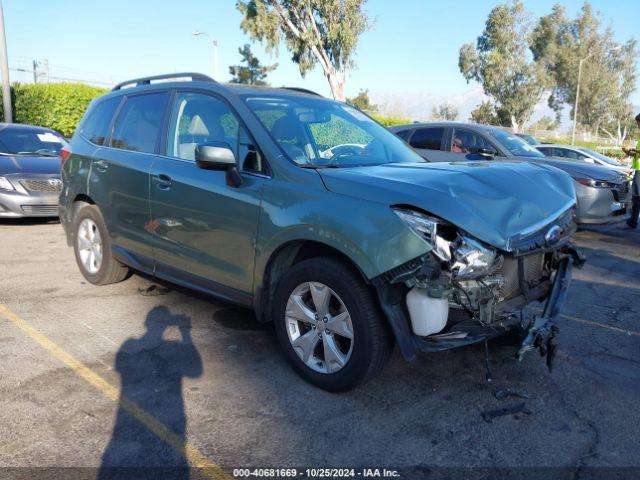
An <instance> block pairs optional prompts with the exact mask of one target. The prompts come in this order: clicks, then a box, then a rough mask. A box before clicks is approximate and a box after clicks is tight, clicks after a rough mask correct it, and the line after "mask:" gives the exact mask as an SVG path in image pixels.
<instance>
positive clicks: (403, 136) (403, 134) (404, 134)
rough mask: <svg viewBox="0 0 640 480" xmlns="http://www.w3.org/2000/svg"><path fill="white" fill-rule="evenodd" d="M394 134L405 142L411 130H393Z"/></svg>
mask: <svg viewBox="0 0 640 480" xmlns="http://www.w3.org/2000/svg"><path fill="white" fill-rule="evenodd" d="M395 134H396V135H397V136H398V137H400V138H401V139H402V140H404V141H405V142H406V141H407V140H408V138H409V135H411V130H400V131H399V132H395Z"/></svg>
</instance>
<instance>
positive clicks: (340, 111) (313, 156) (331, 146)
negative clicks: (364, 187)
mask: <svg viewBox="0 0 640 480" xmlns="http://www.w3.org/2000/svg"><path fill="white" fill-rule="evenodd" d="M245 101H246V102H247V104H248V105H249V108H251V110H252V111H253V112H254V113H255V114H256V116H257V117H258V119H259V120H260V122H261V123H262V124H263V125H264V127H265V128H266V129H267V130H268V131H269V132H270V133H271V135H272V136H273V138H274V139H275V140H276V141H277V142H278V144H279V145H280V147H281V148H282V150H284V152H285V153H286V154H287V156H288V157H289V158H290V159H291V160H293V161H294V162H295V163H296V164H298V165H300V166H302V167H307V168H332V167H333V168H338V167H356V166H365V165H382V164H385V163H414V162H420V163H424V162H425V160H424V159H423V158H422V157H421V156H420V155H418V154H417V153H415V152H414V151H413V150H412V149H411V148H410V147H408V146H407V144H406V143H404V142H403V141H402V140H401V139H400V138H398V137H396V136H395V135H394V134H393V133H391V132H390V131H389V130H387V129H386V128H384V127H383V126H382V125H379V124H378V123H376V122H375V121H373V120H372V119H370V118H369V117H368V116H366V115H365V114H363V113H362V112H360V111H359V110H357V109H355V108H353V107H351V106H349V105H345V104H343V103H338V102H334V101H331V100H326V99H320V98H317V99H316V98H306V97H295V98H292V97H289V96H283V97H279V96H269V97H250V96H245Z"/></svg>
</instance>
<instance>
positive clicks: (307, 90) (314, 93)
mask: <svg viewBox="0 0 640 480" xmlns="http://www.w3.org/2000/svg"><path fill="white" fill-rule="evenodd" d="M280 88H284V89H285V90H293V91H294V92H300V93H308V94H309V95H316V96H317V97H322V95H320V94H319V93H318V92H314V91H313V90H309V89H308V88H301V87H280Z"/></svg>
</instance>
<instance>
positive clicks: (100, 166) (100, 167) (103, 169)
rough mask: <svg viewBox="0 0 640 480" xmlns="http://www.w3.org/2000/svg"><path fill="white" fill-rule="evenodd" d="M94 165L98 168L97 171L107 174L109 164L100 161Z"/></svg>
mask: <svg viewBox="0 0 640 480" xmlns="http://www.w3.org/2000/svg"><path fill="white" fill-rule="evenodd" d="M94 165H95V166H96V170H98V171H99V172H106V171H107V169H108V168H109V164H108V163H107V162H105V161H104V160H98V161H97V162H94Z"/></svg>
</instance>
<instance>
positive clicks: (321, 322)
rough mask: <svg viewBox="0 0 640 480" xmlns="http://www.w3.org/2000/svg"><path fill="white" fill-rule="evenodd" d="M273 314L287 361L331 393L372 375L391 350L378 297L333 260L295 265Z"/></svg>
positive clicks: (278, 290)
mask: <svg viewBox="0 0 640 480" xmlns="http://www.w3.org/2000/svg"><path fill="white" fill-rule="evenodd" d="M327 297H329V299H328V300H325V299H326V298H327ZM316 304H319V305H318V306H316ZM322 304H324V307H323V306H322ZM272 314H273V315H272V316H273V320H274V323H275V329H276V334H277V337H278V341H279V342H280V346H281V347H282V349H283V351H284V354H285V357H286V358H287V360H288V361H289V362H290V363H291V365H292V366H293V368H294V369H295V370H296V372H298V374H299V375H300V376H301V377H302V378H304V379H305V380H306V381H308V382H310V383H312V384H314V385H316V386H318V387H320V388H322V389H324V390H328V391H330V392H342V391H346V390H350V389H353V388H355V387H356V386H357V385H360V384H362V383H364V382H366V381H367V380H369V379H371V378H372V377H374V376H375V375H376V374H378V373H379V372H380V371H381V370H382V368H383V367H384V365H385V363H386V362H387V360H388V359H389V357H390V353H391V351H392V348H393V342H392V336H391V335H390V333H389V331H388V327H387V323H386V320H385V318H384V316H383V315H382V313H381V311H380V307H379V305H378V301H377V299H376V297H375V295H374V294H373V293H372V291H371V290H370V288H369V287H368V286H367V285H365V283H364V282H363V281H362V279H361V277H360V276H359V274H358V273H357V272H354V271H353V269H351V268H349V267H347V266H346V265H345V264H344V263H343V262H341V261H340V260H339V259H337V258H334V257H318V258H312V259H309V260H304V261H302V262H300V263H298V264H296V265H294V266H293V267H292V268H291V269H290V270H289V271H288V272H287V273H286V274H285V275H284V276H283V278H282V279H281V280H280V282H279V283H278V286H277V288H276V292H275V298H274V308H273V312H272ZM349 337H351V338H349Z"/></svg>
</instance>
